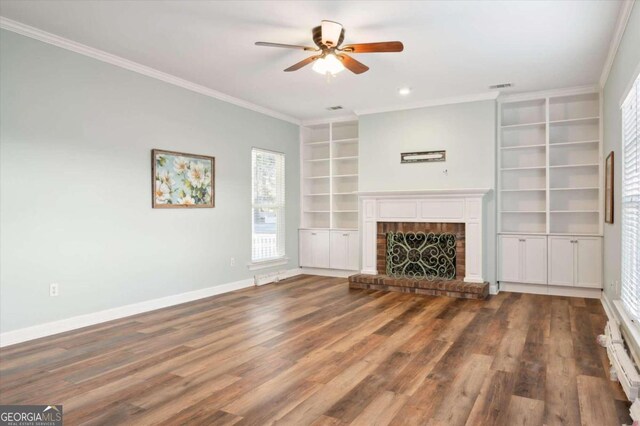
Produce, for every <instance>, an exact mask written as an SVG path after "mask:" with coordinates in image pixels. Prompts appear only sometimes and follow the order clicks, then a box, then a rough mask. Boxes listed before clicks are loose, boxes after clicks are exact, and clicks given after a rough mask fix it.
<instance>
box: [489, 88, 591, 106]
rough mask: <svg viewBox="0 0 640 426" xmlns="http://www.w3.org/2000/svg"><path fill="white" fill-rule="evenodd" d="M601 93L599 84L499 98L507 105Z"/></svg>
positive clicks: (515, 94)
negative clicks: (507, 103)
mask: <svg viewBox="0 0 640 426" xmlns="http://www.w3.org/2000/svg"><path fill="white" fill-rule="evenodd" d="M599 91H600V87H599V86H598V85H597V84H592V85H589V86H577V87H567V88H563V89H551V90H540V91H537V92H524V93H511V94H508V95H501V96H500V97H498V102H500V103H506V102H519V101H530V100H533V99H540V98H546V97H553V96H571V95H583V94H586V93H598V92H599Z"/></svg>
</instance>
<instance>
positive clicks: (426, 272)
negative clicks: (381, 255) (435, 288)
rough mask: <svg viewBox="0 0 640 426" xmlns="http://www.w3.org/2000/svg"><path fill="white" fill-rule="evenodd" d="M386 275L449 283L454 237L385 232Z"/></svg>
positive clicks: (453, 264) (453, 266)
mask: <svg viewBox="0 0 640 426" xmlns="http://www.w3.org/2000/svg"><path fill="white" fill-rule="evenodd" d="M387 275H389V276H390V277H394V278H413V279H427V280H430V281H433V280H436V279H441V280H452V279H454V278H455V277H456V236H455V235H454V234H449V233H442V234H435V233H433V232H428V233H425V232H388V233H387Z"/></svg>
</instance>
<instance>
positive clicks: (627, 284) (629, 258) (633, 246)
mask: <svg viewBox="0 0 640 426" xmlns="http://www.w3.org/2000/svg"><path fill="white" fill-rule="evenodd" d="M639 106H640V78H638V79H637V80H636V81H635V83H634V85H633V87H632V88H631V91H630V92H629V95H628V96H627V99H626V100H625V101H624V103H623V104H622V204H621V206H620V208H621V212H622V303H623V305H624V307H625V309H626V310H627V312H628V313H629V314H630V315H631V317H632V318H633V319H636V320H640V142H639V138H638V128H639V127H640V108H639Z"/></svg>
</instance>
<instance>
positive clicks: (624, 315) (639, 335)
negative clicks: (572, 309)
mask: <svg viewBox="0 0 640 426" xmlns="http://www.w3.org/2000/svg"><path fill="white" fill-rule="evenodd" d="M638 78H640V63H639V64H638V66H637V67H636V69H635V71H634V72H633V75H632V78H631V81H630V82H629V83H628V84H627V86H626V87H625V89H624V92H623V95H622V98H621V99H620V103H619V108H620V110H622V107H623V106H624V103H625V101H626V100H627V98H628V96H629V94H630V93H631V90H632V89H633V88H634V87H635V84H636V80H638ZM620 136H621V139H620V151H621V155H620V161H621V162H624V139H623V138H624V117H623V115H622V111H621V114H620ZM620 169H621V170H620V171H619V173H623V170H622V167H620ZM621 176H622V177H623V176H624V174H622V175H621ZM622 184H623V183H621V186H622ZM620 190H622V188H620ZM619 208H620V209H621V208H622V206H620V207H619ZM620 220H621V221H622V217H621V218H620ZM620 226H621V227H622V224H620ZM620 231H621V235H620V245H621V247H620V248H621V252H620V253H621V254H622V229H621V230H620ZM620 261H621V264H620V272H621V273H622V259H620ZM621 278H622V277H621ZM619 283H620V287H619V288H618V290H619V292H620V293H619V294H618V297H617V298H616V299H615V300H613V307H614V310H615V311H616V313H617V315H616V317H617V319H618V321H620V322H621V323H622V324H623V325H624V326H625V328H626V329H627V330H628V331H629V334H630V338H631V339H632V340H633V343H634V344H635V346H636V347H637V348H640V324H639V323H638V322H637V321H636V320H634V319H633V318H632V317H631V316H630V315H629V313H628V312H627V310H626V308H625V306H624V303H623V301H622V279H620V281H619ZM605 298H606V297H605ZM631 350H632V352H634V355H640V354H635V350H634V348H631Z"/></svg>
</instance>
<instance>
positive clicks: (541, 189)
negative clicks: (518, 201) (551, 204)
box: [500, 188, 546, 192]
mask: <svg viewBox="0 0 640 426" xmlns="http://www.w3.org/2000/svg"><path fill="white" fill-rule="evenodd" d="M500 191H501V192H537V191H546V188H529V189H501V190H500Z"/></svg>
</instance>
